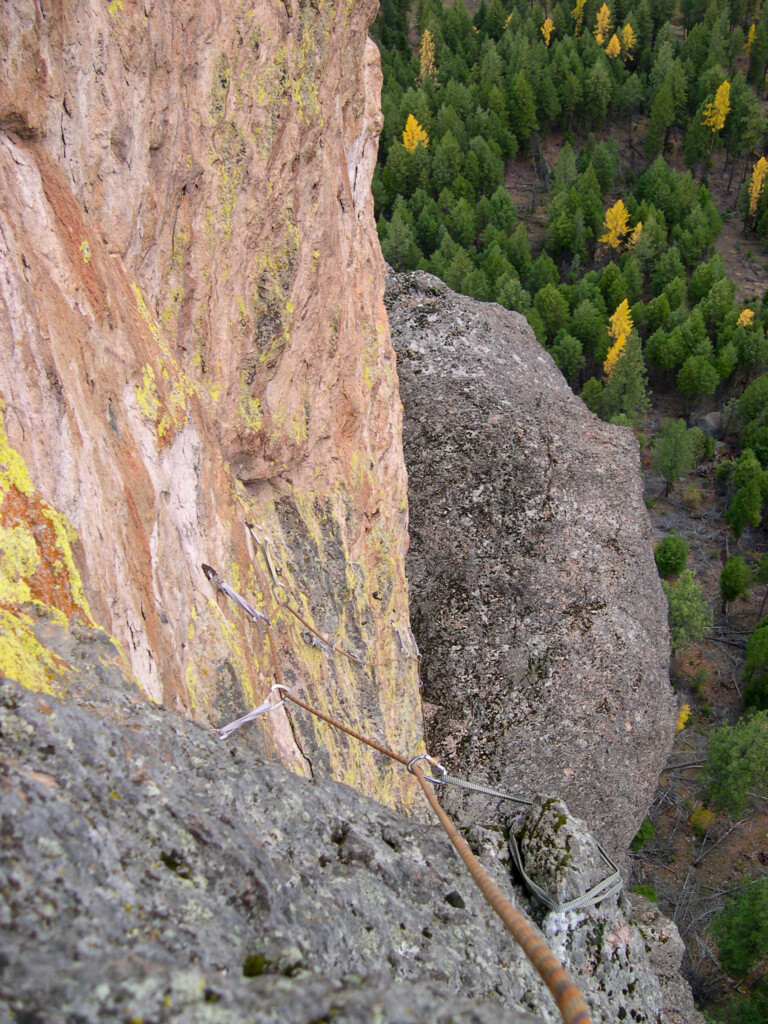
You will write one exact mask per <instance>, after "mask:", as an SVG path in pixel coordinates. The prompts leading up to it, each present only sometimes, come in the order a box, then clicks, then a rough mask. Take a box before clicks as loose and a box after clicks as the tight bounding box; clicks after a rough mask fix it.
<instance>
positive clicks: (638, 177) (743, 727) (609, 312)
mask: <svg viewBox="0 0 768 1024" xmlns="http://www.w3.org/2000/svg"><path fill="white" fill-rule="evenodd" d="M372 34H373V37H374V39H375V40H376V42H377V43H378V45H379V48H380V50H381V55H382V65H383V70H384V86H383V92H382V107H383V111H384V128H383V132H382V136H381V143H380V151H379V163H378V166H377V169H376V173H375V176H374V183H373V191H374V201H375V205H376V215H377V224H378V230H379V236H380V239H381V245H382V250H383V252H384V256H385V258H386V260H387V261H388V263H390V264H391V265H392V267H393V268H394V269H396V270H398V271H407V270H414V269H423V270H426V271H428V272H430V273H432V274H436V275H437V276H438V277H440V278H441V279H442V280H444V281H445V282H446V283H447V284H448V285H449V286H450V287H451V288H453V289H455V290H456V291H459V292H462V293H464V294H466V295H470V296H472V297H474V298H476V299H479V300H483V301H490V302H497V303H500V304H501V305H503V306H505V307H506V308H508V309H510V310H516V311H518V312H520V313H522V314H523V315H524V316H525V317H526V319H527V320H528V323H529V324H530V326H531V328H532V329H533V331H534V333H535V335H536V338H537V339H538V341H539V342H540V343H541V345H542V346H544V347H545V348H546V349H547V350H548V351H549V352H550V353H551V355H552V358H553V359H554V361H555V363H556V364H557V366H558V367H559V368H560V370H561V371H562V373H563V375H564V376H565V377H566V379H567V380H568V382H569V384H570V385H571V387H572V388H573V390H574V391H575V392H576V393H577V394H579V395H580V396H581V398H582V399H583V401H584V402H585V403H586V405H587V406H588V407H589V408H590V409H591V410H592V411H593V412H595V413H596V414H597V415H599V416H601V417H602V418H604V419H606V420H609V421H610V422H613V423H617V424H621V425H624V426H626V427H630V428H632V429H633V430H634V431H635V434H636V436H637V438H638V443H639V445H640V448H641V451H642V458H643V463H644V465H645V466H646V467H647V471H648V477H649V478H654V477H655V478H656V479H658V481H659V488H660V489H659V493H658V494H657V495H652V496H650V497H649V498H648V500H647V504H648V506H649V509H650V510H653V509H654V507H655V506H656V504H657V502H662V503H663V502H671V503H672V504H671V506H670V507H669V509H667V508H664V509H662V510H661V511H662V512H663V513H664V514H666V512H667V511H668V510H669V511H670V512H672V513H673V514H674V510H675V508H678V509H679V508H681V507H684V508H685V511H686V513H690V514H691V515H692V516H693V517H694V519H696V518H697V517H698V519H699V520H703V519H704V518H707V517H706V516H705V515H704V513H703V512H702V513H701V514H698V513H699V511H700V509H701V506H702V502H703V498H701V495H702V493H703V492H702V490H701V488H700V487H697V486H687V487H686V488H685V490H684V491H683V493H682V494H681V495H679V496H678V500H677V501H673V500H672V496H673V495H675V494H676V493H677V492H676V488H680V487H681V486H682V485H683V484H685V482H686V481H688V480H689V479H690V478H691V474H696V473H698V474H699V476H700V478H701V479H706V480H707V481H709V483H710V484H711V493H712V496H713V498H712V509H713V511H711V512H709V513H708V514H707V515H708V519H707V521H708V522H709V523H711V526H710V527H709V534H708V538H707V539H708V542H709V543H710V546H711V543H712V542H713V538H715V537H717V538H723V537H724V541H723V544H722V549H723V554H722V556H721V557H720V558H719V561H718V564H717V573H716V574H713V578H714V579H715V584H714V585H715V587H716V590H715V600H714V602H713V599H712V593H711V587H710V590H709V591H707V581H706V580H705V579H704V575H705V573H704V569H703V567H702V566H703V563H702V564H698V565H694V566H693V567H689V549H690V548H691V545H690V544H689V543H688V541H689V540H690V539H691V538H692V537H694V535H698V534H697V533H696V531H697V530H698V529H699V527H698V526H697V525H696V523H695V522H694V530H693V533H691V534H689V535H688V537H687V538H686V536H684V535H682V534H681V533H679V532H676V531H675V530H674V529H669V531H668V532H667V533H666V535H665V536H664V537H663V539H662V540H661V541H660V543H659V544H658V545H657V547H656V552H655V554H656V563H657V566H658V569H659V573H660V575H661V576H662V579H663V587H664V592H665V593H666V596H667V600H668V604H669V619H670V628H671V636H672V649H673V654H674V656H675V659H676V662H675V661H673V665H674V664H675V663H677V665H678V667H680V666H694V665H698V666H701V664H702V663H703V662H702V658H703V655H702V651H701V649H700V648H697V645H700V644H702V643H703V642H705V640H706V639H707V638H711V637H712V635H713V630H714V631H715V633H717V635H719V636H723V637H726V636H731V637H736V639H731V640H728V639H725V640H723V643H731V644H734V645H736V646H738V647H739V663H738V675H739V677H740V678H739V679H738V680H737V682H736V691H737V693H738V703H737V706H735V707H734V706H729V707H728V708H726V709H725V710H724V711H723V712H722V714H720V715H719V718H720V721H717V720H715V719H716V718H717V717H718V716H713V715H712V709H711V708H709V711H708V712H707V710H706V709H707V708H708V707H709V706H708V705H707V704H706V703H705V702H702V701H700V702H699V706H698V707H699V710H700V711H701V714H700V715H699V717H700V718H702V717H706V715H707V714H708V715H709V720H708V722H707V723H706V724H705V726H704V727H702V728H701V730H700V732H701V734H702V736H703V741H702V742H704V744H705V746H704V748H701V747H698V748H697V757H696V760H695V761H694V762H691V764H690V765H687V764H683V765H677V766H676V767H679V768H684V769H687V768H693V769H694V771H695V773H696V774H695V777H691V778H690V781H689V783H688V784H687V785H688V789H687V790H686V792H687V793H690V794H691V796H690V797H688V796H687V797H686V802H687V808H688V809H687V810H686V811H685V817H686V828H687V829H688V830H689V831H690V832H691V834H692V835H694V836H699V837H702V836H703V843H702V851H703V850H704V848H705V846H706V843H707V841H708V840H709V841H710V843H712V842H714V844H715V845H717V844H718V843H720V842H721V841H723V840H724V839H725V837H726V836H729V835H731V833H732V832H733V831H734V830H736V829H737V827H738V826H739V825H741V824H742V823H743V822H744V821H747V820H748V819H751V820H756V819H758V818H759V820H760V821H765V822H768V816H766V800H768V616H765V614H764V613H765V611H766V595H768V554H766V551H767V550H768V536H767V535H766V533H765V530H764V525H765V522H766V519H765V513H766V507H767V506H768V340H767V338H768V335H767V330H768V291H767V290H766V285H768V263H767V262H766V258H765V257H766V249H765V245H764V243H765V241H766V239H768V187H766V178H767V177H768V160H766V157H765V155H764V153H765V151H766V148H768V135H767V133H768V117H767V111H766V94H767V92H768V3H765V4H764V3H762V0H679V2H678V0H614V2H613V3H608V2H603V0H559V2H556V0H543V2H540V0H491V2H490V3H486V0H483V2H482V3H479V4H477V3H472V4H468V5H467V6H465V4H464V3H463V2H462V0H455V3H452V4H448V3H441V2H439V0H410V2H409V0H382V3H381V9H380V13H379V16H378V19H377V21H376V23H375V24H374V26H373V29H372ZM553 154H554V155H553ZM522 173H525V174H527V175H528V176H529V178H531V179H532V180H534V181H535V182H536V184H537V188H536V190H535V192H534V193H533V199H532V201H531V202H530V203H528V200H527V199H526V201H525V203H526V204H527V205H522V204H521V203H520V201H519V199H518V201H517V202H516V201H515V198H513V196H514V195H515V182H516V179H517V178H519V176H520V175H521V174H522ZM537 197H538V199H537ZM537 202H538V203H540V206H541V208H540V209H537V210H536V211H535V216H534V215H533V214H534V207H535V206H536V204H537ZM724 226H725V227H727V228H728V231H729V235H728V241H727V243H726V244H725V245H724V243H723V241H722V240H721V232H723V230H724ZM534 229H535V230H534ZM734 239H738V241H733V240H734ZM719 240H720V247H719V248H718V242H719ZM731 246H736V247H738V248H739V250H741V249H742V248H744V249H746V251H747V254H748V256H749V257H750V258H753V249H757V250H758V251H759V252H760V253H762V265H761V267H760V268H759V270H760V272H759V274H758V285H757V286H756V287H754V288H753V289H752V290H751V291H750V292H749V293H748V294H745V287H744V286H743V285H741V286H738V285H737V282H736V281H734V280H733V279H732V278H731V277H729V275H728V273H727V270H726V261H725V260H724V258H723V253H724V252H725V253H726V255H727V254H728V253H729V252H730V248H729V247H731ZM760 282H762V283H760ZM704 413H707V414H710V415H709V424H710V426H707V425H706V424H705V429H700V427H699V426H698V425H691V424H696V423H697V422H698V423H701V422H702V421H701V419H700V418H698V419H697V417H700V416H701V414H704ZM654 414H655V415H654ZM649 423H653V424H655V426H654V427H653V428H652V429H650V428H649V427H648V424H649ZM695 494H698V495H699V498H698V499H695V497H694V496H695ZM689 499H690V500H689ZM673 506H674V507H673ZM659 509H661V505H659ZM718 543H719V541H718ZM699 562H701V560H699ZM708 564H709V563H708ZM710 571H711V565H710ZM738 602H742V606H743V607H744V608H745V609H746V608H747V604H746V603H748V602H751V604H749V608H748V613H747V611H744V612H743V613H742V614H741V617H740V618H739V620H738V622H737V623H736V625H737V626H738V627H739V628H736V627H735V625H734V619H733V617H732V615H733V612H734V609H736V608H737V607H739V606H738ZM713 604H714V606H715V607H713ZM746 623H748V628H745V624H746ZM742 638H743V639H742ZM703 671H704V669H703V668H701V669H700V671H699V675H698V676H695V674H694V675H692V674H691V672H690V671H689V670H688V669H687V668H681V669H680V671H679V673H678V674H679V675H681V678H684V679H685V680H687V682H688V683H689V684H691V679H694V678H697V679H699V683H700V680H701V678H702V677H701V672H703ZM686 673H687V674H686ZM673 681H674V677H673ZM691 685H692V686H693V687H694V689H693V691H692V692H700V686H699V691H696V689H695V687H696V685H699V684H691ZM690 716H691V705H690V704H689V703H683V704H682V705H681V708H680V720H679V722H678V730H679V731H682V730H683V729H685V727H686V725H687V724H688V719H689V718H690ZM729 829H730V831H728V830H729ZM762 833H763V834H765V827H764V825H763V826H762ZM653 834H654V825H653V823H652V821H651V820H650V818H649V819H646V823H644V826H643V829H641V831H640V833H639V834H638V837H637V838H636V840H635V843H634V844H633V850H634V851H635V853H636V854H638V856H639V855H640V851H641V850H642V849H643V847H644V846H646V844H647V843H648V841H649V840H650V839H651V837H652V835H653ZM710 836H712V839H710ZM764 844H765V840H763V859H762V860H761V859H760V858H759V857H757V853H758V852H759V851H753V852H754V853H755V858H754V859H752V860H750V861H749V865H750V869H749V870H748V871H746V872H743V873H741V874H739V875H738V877H732V878H730V879H729V880H728V883H727V885H725V886H724V887H723V888H722V890H721V891H720V893H719V895H720V896H721V897H722V898H720V899H719V900H718V901H711V905H709V909H708V910H705V912H702V913H701V914H700V915H699V916H700V919H701V924H700V926H699V927H698V930H697V929H693V930H692V932H691V940H690V941H692V937H693V936H694V935H695V936H696V940H697V942H698V945H699V947H700V953H701V955H699V956H694V955H693V953H692V954H691V963H690V964H688V971H689V976H690V979H691V981H692V983H693V987H694V992H695V995H696V997H697V1000H698V1002H699V1003H700V1005H701V1007H702V1009H703V1010H704V1012H705V1014H706V1015H707V1018H708V1020H711V1021H717V1022H722V1024H758V1022H759V1024H764V1022H765V1021H766V1020H768V874H766V870H765V867H764V865H765V864H766V863H768V857H765V856H764V853H765V852H768V851H766V850H765V845H764ZM703 856H704V853H703V852H702V853H701V854H700V858H701V857H703ZM697 863H698V862H697ZM734 871H735V868H734ZM689 874H690V872H689ZM686 885H687V878H686ZM638 891H644V892H645V894H646V895H650V896H651V898H653V897H655V896H656V894H655V893H654V891H653V889H652V888H651V887H649V886H647V885H639V886H638ZM685 894H686V886H685V885H684V886H683V888H682V896H681V895H680V893H679V892H678V893H677V895H676V897H675V899H682V898H684V897H685ZM669 899H670V900H671V897H670V898H669ZM702 899H703V897H702ZM672 909H674V908H672ZM665 911H667V912H669V911H670V907H665ZM670 916H671V914H670ZM676 920H677V916H676ZM702 929H703V930H702ZM686 941H687V942H689V938H686ZM691 950H692V946H691V945H690V943H689V951H691Z"/></svg>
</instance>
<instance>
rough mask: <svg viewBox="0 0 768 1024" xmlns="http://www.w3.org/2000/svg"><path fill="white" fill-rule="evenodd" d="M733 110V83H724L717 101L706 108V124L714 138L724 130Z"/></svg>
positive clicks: (716, 97) (716, 98)
mask: <svg viewBox="0 0 768 1024" xmlns="http://www.w3.org/2000/svg"><path fill="white" fill-rule="evenodd" d="M730 109H731V83H730V82H723V84H722V85H721V86H720V87H719V89H718V90H717V92H716V93H715V99H714V101H713V102H712V103H708V104H707V105H706V107H704V124H705V125H706V126H707V128H711V129H712V136H713V138H714V136H715V134H716V133H717V132H719V131H721V130H722V128H723V125H724V124H725V119H726V117H728V111H729V110H730Z"/></svg>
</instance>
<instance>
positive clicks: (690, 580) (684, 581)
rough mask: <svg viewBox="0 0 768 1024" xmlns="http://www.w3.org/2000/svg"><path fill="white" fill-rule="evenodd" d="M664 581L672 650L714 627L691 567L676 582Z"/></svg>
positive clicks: (690, 642) (685, 644) (692, 640)
mask: <svg viewBox="0 0 768 1024" xmlns="http://www.w3.org/2000/svg"><path fill="white" fill-rule="evenodd" d="M661 585H662V587H663V588H664V593H665V594H666V595H667V602H668V604H669V629H670V634H671V641H672V650H673V651H678V650H680V649H681V648H683V647H687V646H688V645H689V644H692V643H696V642H697V641H699V640H701V638H702V637H703V636H704V634H705V633H706V632H707V630H709V629H711V628H712V612H711V610H710V609H709V608H708V607H707V605H706V603H705V601H704V597H703V595H702V592H701V586H700V585H699V584H698V583H697V582H696V577H695V576H694V574H693V572H692V571H691V570H690V569H684V570H683V572H681V573H680V576H679V577H678V580H677V583H667V582H666V580H662V581H661Z"/></svg>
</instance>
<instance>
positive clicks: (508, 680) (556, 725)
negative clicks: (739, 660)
mask: <svg viewBox="0 0 768 1024" xmlns="http://www.w3.org/2000/svg"><path fill="white" fill-rule="evenodd" d="M387 305H388V311H389V319H390V326H391V329H392V336H393V340H394V342H395V346H396V349H397V352H398V359H399V375H400V387H401V395H402V398H403V404H404V409H405V414H404V428H403V437H404V447H405V453H406V463H407V466H408V473H409V493H410V512H411V520H410V531H411V547H410V551H409V555H408V563H407V565H408V576H409V580H410V582H411V588H412V590H411V593H412V617H413V625H414V631H415V633H416V637H417V640H418V642H419V644H420V646H421V653H422V655H423V665H422V671H423V678H424V699H425V719H426V724H427V733H428V740H429V746H430V750H431V751H432V753H433V754H436V755H439V756H440V758H441V759H444V760H445V761H446V763H447V765H448V767H449V769H451V770H452V771H454V773H455V774H457V775H458V774H466V773H469V775H470V777H473V778H476V779H484V780H487V781H489V782H491V783H492V784H495V785H497V786H498V785H502V786H503V787H505V788H507V789H508V790H510V791H511V792H513V793H515V794H518V795H520V796H523V797H527V798H529V799H530V795H531V794H532V793H536V792H550V793H556V794H558V795H559V796H561V797H562V798H563V799H565V800H566V802H567V803H568V806H569V807H571V808H572V809H573V810H574V811H575V812H576V813H578V814H579V816H581V817H583V818H585V819H586V820H587V821H588V822H589V824H590V827H591V828H592V829H593V831H594V832H595V834H596V835H597V836H598V837H599V839H600V840H601V842H603V844H604V845H606V846H607V848H608V849H609V851H610V852H612V853H614V854H619V855H621V854H623V851H624V850H626V847H627V845H628V843H629V841H630V840H631V839H632V837H633V836H634V834H635V832H636V831H637V828H638V826H639V824H640V822H641V821H642V818H643V815H644V814H645V811H646V808H647V806H648V804H649V802H650V799H651V795H652V793H653V790H654V787H655V785H656V780H657V777H658V773H659V771H660V769H661V767H662V766H663V764H664V762H665V759H666V756H667V752H668V750H669V748H670V745H671V741H672V736H673V730H674V721H675V706H674V701H673V697H672V691H671V688H670V685H669V677H668V652H669V641H668V633H667V622H666V602H665V600H664V595H663V593H662V590H661V585H660V582H659V578H658V574H657V572H656V568H655V565H654V561H653V555H652V549H651V536H650V530H649V525H648V521H647V517H646V513H645V509H644V507H643V503H642V483H641V477H640V472H639V458H638V450H637V443H636V441H635V439H634V437H633V436H632V434H631V432H630V431H628V430H626V429H624V428H619V427H614V426H611V425H609V424H606V423H603V422H601V421H600V420H598V419H597V418H596V417H595V416H593V415H592V414H591V413H590V412H589V411H588V410H587V408H586V407H585V406H584V405H583V403H582V402H581V401H580V400H579V399H578V398H576V397H575V395H574V394H573V393H572V391H571V390H570V388H569V387H568V386H567V384H566V383H565V381H564V379H563V377H562V376H561V375H560V373H559V371H558V370H557V369H556V367H555V366H554V363H553V362H552V360H551V358H550V356H549V355H548V354H547V353H546V352H545V351H544V350H543V349H542V348H541V346H540V345H539V344H538V343H537V341H536V339H535V338H534V336H533V333H532V332H531V330H530V328H529V327H528V325H527V324H526V322H525V320H524V319H523V318H522V317H521V316H519V315H518V314H515V313H509V312H507V311H506V310H504V309H502V308H501V307H500V306H494V305H488V304H482V303H478V302H475V301H473V300H472V299H469V298H465V297H463V296H460V295H456V294H454V293H452V292H451V291H450V290H449V289H448V288H447V287H446V286H445V285H444V284H442V283H441V282H440V281H438V280H437V279H436V278H433V277H429V276H428V275H425V274H421V273H416V274H413V275H409V276H399V277H393V278H392V280H391V282H390V286H389V289H388V297H387ZM445 800H446V804H447V806H449V807H450V808H451V809H452V810H453V811H454V812H456V813H457V815H458V817H459V819H460V820H462V821H464V822H465V823H470V822H472V821H474V820H485V819H487V818H489V817H490V818H492V817H493V815H494V813H495V807H496V805H495V804H494V803H493V802H492V801H489V800H488V798H486V797H482V796H478V795H475V794H473V795H471V796H463V795H462V796H456V795H454V793H453V792H447V793H446V796H445Z"/></svg>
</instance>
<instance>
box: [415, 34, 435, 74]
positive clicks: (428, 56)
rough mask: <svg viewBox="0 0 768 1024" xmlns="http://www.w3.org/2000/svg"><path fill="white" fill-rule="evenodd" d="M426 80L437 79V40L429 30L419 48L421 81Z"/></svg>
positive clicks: (423, 36) (422, 38)
mask: <svg viewBox="0 0 768 1024" xmlns="http://www.w3.org/2000/svg"><path fill="white" fill-rule="evenodd" d="M425 78H437V68H436V67H435V39H434V36H433V35H432V33H431V32H430V31H429V29H428V28H425V29H424V33H423V35H422V37H421V45H420V47H419V81H420V82H423V81H424V79H425Z"/></svg>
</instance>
